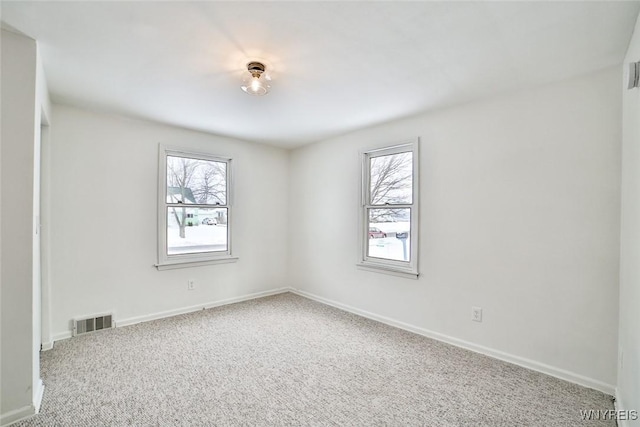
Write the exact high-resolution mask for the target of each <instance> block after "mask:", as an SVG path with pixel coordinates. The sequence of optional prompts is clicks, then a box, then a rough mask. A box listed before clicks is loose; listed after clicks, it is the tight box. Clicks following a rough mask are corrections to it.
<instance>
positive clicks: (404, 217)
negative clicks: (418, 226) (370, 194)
mask: <svg viewBox="0 0 640 427" xmlns="http://www.w3.org/2000/svg"><path fill="white" fill-rule="evenodd" d="M368 211H369V212H368V214H369V215H368V217H369V223H368V228H369V245H368V249H367V256H370V257H374V258H382V259H390V260H394V261H407V262H408V261H410V260H411V209H409V208H402V209H389V208H384V209H368Z"/></svg>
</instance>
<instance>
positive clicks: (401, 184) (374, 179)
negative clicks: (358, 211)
mask: <svg viewBox="0 0 640 427" xmlns="http://www.w3.org/2000/svg"><path fill="white" fill-rule="evenodd" d="M369 161H370V162H371V163H370V179H369V185H370V189H369V191H370V193H369V194H370V204H371V205H376V206H389V207H390V208H389V209H375V210H372V212H371V215H372V217H371V218H370V221H371V222H389V221H395V220H396V219H398V218H401V217H404V216H406V209H393V208H392V207H393V205H403V204H411V203H412V198H413V197H412V192H413V182H412V181H413V153H411V152H407V153H399V154H392V155H386V156H379V157H371V158H370V160H369Z"/></svg>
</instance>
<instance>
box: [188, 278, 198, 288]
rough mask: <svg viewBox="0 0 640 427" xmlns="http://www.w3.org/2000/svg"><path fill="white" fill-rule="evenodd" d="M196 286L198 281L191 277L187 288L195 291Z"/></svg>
mask: <svg viewBox="0 0 640 427" xmlns="http://www.w3.org/2000/svg"><path fill="white" fill-rule="evenodd" d="M195 288H196V281H195V280H193V279H189V280H188V281H187V289H188V290H190V291H193V290H194V289H195Z"/></svg>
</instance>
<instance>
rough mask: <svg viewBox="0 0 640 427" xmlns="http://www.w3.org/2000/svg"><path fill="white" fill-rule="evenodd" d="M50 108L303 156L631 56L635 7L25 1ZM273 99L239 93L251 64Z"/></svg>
mask: <svg viewBox="0 0 640 427" xmlns="http://www.w3.org/2000/svg"><path fill="white" fill-rule="evenodd" d="M1 7H2V10H1V13H2V15H1V17H2V21H4V22H5V23H7V24H9V26H11V27H14V28H15V29H17V30H19V31H20V32H22V33H24V34H26V35H28V36H30V37H32V38H34V39H36V40H38V42H39V45H40V48H41V52H42V57H43V62H44V67H45V72H46V75H47V80H48V83H49V89H50V91H51V95H52V98H53V100H54V102H59V103H64V104H70V105H76V106H79V107H84V108H90V109H97V110H102V111H111V112H116V113H122V114H127V115H132V116H135V117H140V118H145V119H150V120H154V121H159V122H164V123H168V124H172V125H177V126H182V127H186V128H192V129H197V130H203V131H207V132H212V133H216V134H221V135H228V136H233V137H237V138H241V139H246V140H252V141H257V142H264V143H269V144H274V145H279V146H283V147H295V146H299V145H302V144H305V143H309V142H313V141H317V140H321V139H324V138H327V137H330V136H333V135H337V134H341V133H344V132H347V131H350V130H353V129H357V128H361V127H365V126H368V125H372V124H375V123H380V122H384V121H388V120H392V119H395V118H399V117H403V116H407V115H412V114H416V113H419V112H421V111H426V110H430V109H435V108H442V107H444V106H449V105H452V104H456V103H462V102H467V101H470V100H473V99H478V98H481V97H485V96H489V95H492V94H496V93H501V92H505V91H509V90H514V89H517V88H522V87H530V86H534V85H538V84H542V83H546V82H550V81H556V80H561V79H565V78H569V77H572V76H577V75H581V74H585V73H588V72H591V71H595V70H598V69H602V68H605V67H608V66H612V65H615V64H620V63H621V62H622V60H623V57H624V54H625V51H626V48H627V44H628V42H629V39H630V37H631V33H632V31H633V26H634V23H635V20H636V16H637V15H638V10H639V8H640V3H638V2H251V3H249V2H238V1H236V2H183V1H176V2H146V1H131V2H108V1H106V2H95V1H94V2H24V1H20V2H18V1H16V2H11V1H4V0H3V1H2V3H1ZM254 58H261V59H263V60H265V61H266V62H267V64H268V65H269V66H270V69H271V74H272V78H273V87H272V91H271V93H270V94H268V95H267V96H265V97H252V96H248V95H247V94H245V93H244V92H242V91H241V90H240V82H241V76H242V70H243V67H244V66H245V64H246V62H247V61H248V60H250V59H254Z"/></svg>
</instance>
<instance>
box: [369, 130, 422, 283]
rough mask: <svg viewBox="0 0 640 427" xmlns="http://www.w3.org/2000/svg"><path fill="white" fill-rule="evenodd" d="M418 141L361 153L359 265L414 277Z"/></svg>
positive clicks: (416, 256) (415, 275)
mask: <svg viewBox="0 0 640 427" xmlns="http://www.w3.org/2000/svg"><path fill="white" fill-rule="evenodd" d="M418 160H419V157H418V140H416V141H413V142H410V143H406V144H401V145H396V146H393V147H386V148H381V149H376V150H370V151H366V152H364V153H363V154H362V203H361V212H360V218H361V221H360V223H361V227H360V241H361V253H360V259H359V263H358V265H359V266H360V267H362V268H365V269H376V270H382V271H385V272H389V273H392V274H397V275H402V276H407V277H412V278H417V276H418V218H419V213H418V195H419V191H418Z"/></svg>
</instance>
